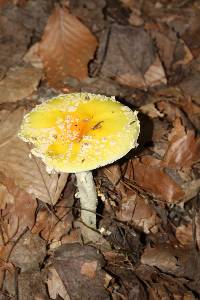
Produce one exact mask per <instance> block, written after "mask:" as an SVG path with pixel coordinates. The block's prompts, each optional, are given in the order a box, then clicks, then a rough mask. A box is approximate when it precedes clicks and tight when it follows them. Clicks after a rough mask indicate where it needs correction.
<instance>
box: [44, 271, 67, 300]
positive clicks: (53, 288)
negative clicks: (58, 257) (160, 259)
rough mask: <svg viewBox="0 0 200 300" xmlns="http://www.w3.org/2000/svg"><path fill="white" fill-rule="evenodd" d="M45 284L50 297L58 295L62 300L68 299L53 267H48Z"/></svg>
mask: <svg viewBox="0 0 200 300" xmlns="http://www.w3.org/2000/svg"><path fill="white" fill-rule="evenodd" d="M47 286H48V291H49V295H50V297H51V299H57V296H58V295H59V296H60V297H61V298H62V299H63V300H70V297H69V295H68V293H67V291H66V289H65V286H64V284H63V282H62V280H61V279H60V277H59V275H58V273H57V272H56V270H55V268H54V267H50V268H49V272H48V279H47Z"/></svg>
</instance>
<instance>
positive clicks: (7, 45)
mask: <svg viewBox="0 0 200 300" xmlns="http://www.w3.org/2000/svg"><path fill="white" fill-rule="evenodd" d="M11 10H12V12H13V8H11ZM3 12H4V10H3V9H2V10H1V16H0V28H1V29H0V40H1V41H3V42H2V43H1V47H0V79H2V78H3V77H4V76H5V74H6V72H7V71H8V69H9V68H10V67H12V66H16V65H17V64H19V62H20V61H21V59H22V57H23V55H24V54H25V53H26V51H27V46H28V44H29V43H30V36H31V32H30V31H29V30H27V28H26V27H25V26H24V24H22V23H21V22H16V21H15V20H13V19H12V18H9V16H8V15H7V16H4V15H3Z"/></svg>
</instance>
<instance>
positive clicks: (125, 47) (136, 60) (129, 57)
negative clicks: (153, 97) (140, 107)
mask: <svg viewBox="0 0 200 300" xmlns="http://www.w3.org/2000/svg"><path fill="white" fill-rule="evenodd" d="M147 49H148V50H147ZM101 51H103V50H102V49H101V47H100V49H99V52H98V53H101ZM98 53H97V58H98V55H100V54H98ZM103 58H104V60H103V61H102V64H103V65H102V68H101V75H102V76H103V77H106V78H114V79H115V80H116V81H117V82H118V83H120V84H123V85H127V86H129V87H135V88H144V87H147V85H146V83H145V79H144V74H145V73H146V71H147V70H148V69H149V67H150V66H151V65H152V63H153V62H154V61H155V54H154V48H153V42H152V40H151V38H150V36H149V35H148V33H147V32H146V31H145V30H144V29H142V28H134V27H131V26H121V25H117V24H113V25H112V26H111V31H110V34H109V43H108V49H107V51H106V56H105V57H103Z"/></svg>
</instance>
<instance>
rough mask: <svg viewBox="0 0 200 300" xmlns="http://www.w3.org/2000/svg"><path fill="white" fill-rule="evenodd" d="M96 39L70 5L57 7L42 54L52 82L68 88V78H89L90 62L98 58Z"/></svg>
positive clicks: (46, 32) (40, 51)
mask: <svg viewBox="0 0 200 300" xmlns="http://www.w3.org/2000/svg"><path fill="white" fill-rule="evenodd" d="M96 47H97V41H96V38H95V37H94V36H93V35H92V34H91V32H90V31H89V29H88V28H87V27H85V26H84V25H83V24H82V23H81V22H80V21H79V20H78V19H77V18H76V17H74V16H72V15H71V14H70V13H69V11H68V10H67V9H66V8H61V7H58V6H57V7H56V8H55V9H54V11H53V13H52V15H51V16H50V17H49V20H48V23H47V26H46V28H45V32H44V35H43V37H42V41H41V42H40V45H39V54H40V56H41V58H42V61H43V63H44V68H45V71H46V76H47V80H48V82H49V84H50V85H51V86H53V87H55V88H63V87H65V84H64V80H65V78H67V77H74V78H77V79H80V80H81V79H85V78H87V76H88V63H89V61H90V60H91V59H92V58H93V57H94V53H95V50H96Z"/></svg>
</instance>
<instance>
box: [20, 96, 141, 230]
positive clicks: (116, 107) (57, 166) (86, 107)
mask: <svg viewBox="0 0 200 300" xmlns="http://www.w3.org/2000/svg"><path fill="white" fill-rule="evenodd" d="M139 130H140V125H139V120H138V118H137V112H136V111H134V112H133V111H132V110H131V109H130V108H128V107H127V106H124V105H123V104H121V103H120V102H118V101H116V100H115V97H106V96H103V95H96V94H90V93H72V94H66V95H59V96H57V97H55V98H52V99H49V100H47V101H46V102H43V103H42V104H40V105H37V106H36V107H35V108H34V109H33V110H32V111H31V112H29V113H28V114H27V115H25V117H24V120H23V122H22V125H21V128H20V131H19V137H20V138H21V139H22V140H24V141H25V142H29V143H32V144H33V149H32V150H31V152H32V153H33V154H34V155H36V156H37V157H40V158H41V159H42V160H43V162H44V163H45V164H46V166H47V168H48V170H55V171H57V172H68V173H75V174H76V178H77V187H78V197H79V198H80V204H81V219H82V221H83V222H84V223H85V224H86V225H87V226H89V227H92V228H96V207H97V193H96V188H95V184H94V180H93V176H92V172H91V171H92V170H94V169H96V168H99V167H101V166H105V165H107V164H110V163H112V162H114V161H116V160H117V159H119V158H121V157H123V156H124V155H125V154H127V152H129V151H130V150H131V149H132V148H134V147H135V146H136V145H137V138H138V135H139Z"/></svg>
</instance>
